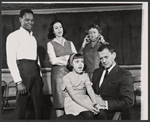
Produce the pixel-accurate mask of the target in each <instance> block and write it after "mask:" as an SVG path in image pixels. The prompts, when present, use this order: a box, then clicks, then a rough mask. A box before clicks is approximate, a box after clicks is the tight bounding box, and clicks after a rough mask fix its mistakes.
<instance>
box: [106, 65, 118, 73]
mask: <svg viewBox="0 0 150 122" xmlns="http://www.w3.org/2000/svg"><path fill="white" fill-rule="evenodd" d="M115 65H116V62H114V63H113V65H112V66H111V67H109V68H108V69H107V70H108V73H109V72H110V71H111V70H112V69H113V68H114V66H115Z"/></svg>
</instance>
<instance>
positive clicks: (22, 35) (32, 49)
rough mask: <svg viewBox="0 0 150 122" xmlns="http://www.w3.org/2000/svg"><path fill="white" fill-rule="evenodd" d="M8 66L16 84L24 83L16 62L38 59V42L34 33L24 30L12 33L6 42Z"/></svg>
mask: <svg viewBox="0 0 150 122" xmlns="http://www.w3.org/2000/svg"><path fill="white" fill-rule="evenodd" d="M6 53H7V64H8V67H9V70H10V72H11V75H12V77H13V79H14V82H16V83H17V82H19V81H22V79H21V77H20V73H19V70H18V66H17V62H16V60H21V59H29V60H36V59H37V42H36V39H35V38H34V36H33V35H32V32H30V33H29V32H28V31H27V30H25V29H24V28H22V27H20V29H18V30H16V31H14V32H12V33H11V34H9V35H8V37H7V41H6Z"/></svg>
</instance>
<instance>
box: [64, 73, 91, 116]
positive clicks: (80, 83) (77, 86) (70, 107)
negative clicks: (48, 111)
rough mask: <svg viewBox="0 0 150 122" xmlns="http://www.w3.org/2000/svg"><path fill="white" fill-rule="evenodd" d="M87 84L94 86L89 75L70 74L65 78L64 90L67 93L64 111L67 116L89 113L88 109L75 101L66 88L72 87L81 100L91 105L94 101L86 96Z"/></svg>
mask: <svg viewBox="0 0 150 122" xmlns="http://www.w3.org/2000/svg"><path fill="white" fill-rule="evenodd" d="M87 84H91V85H92V83H91V81H90V79H89V76H88V74H87V73H83V74H77V73H75V72H70V73H68V74H67V75H65V76H64V77H63V90H64V91H65V101H64V109H65V113H66V114H73V115H78V114H79V113H80V112H82V111H88V110H87V109H86V108H84V107H82V106H81V105H79V104H78V103H76V102H75V101H73V100H72V98H71V97H70V96H69V94H68V93H67V91H66V90H65V88H66V86H68V87H72V88H73V89H74V91H75V92H76V95H77V96H78V97H79V98H80V99H82V100H83V101H84V102H85V103H88V104H90V103H92V101H91V99H90V97H89V96H88V95H87V94H86V85H87Z"/></svg>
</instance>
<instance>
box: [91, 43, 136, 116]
mask: <svg viewBox="0 0 150 122" xmlns="http://www.w3.org/2000/svg"><path fill="white" fill-rule="evenodd" d="M98 53H99V57H100V62H101V64H102V66H103V67H104V68H98V69H96V70H95V71H94V74H93V78H92V82H93V89H94V91H95V93H96V94H97V96H96V98H97V103H98V104H99V105H100V106H101V108H102V109H101V110H100V113H99V114H98V115H95V117H96V118H97V119H112V117H113V115H114V113H115V112H116V111H122V110H125V109H128V108H130V107H131V106H132V105H133V101H134V99H133V98H134V91H133V90H134V89H133V81H132V75H131V73H130V72H129V71H126V70H125V69H123V68H121V67H119V65H117V64H116V62H115V58H116V52H115V51H114V48H113V47H112V46H111V45H110V44H103V45H102V46H101V47H100V48H99V49H98ZM106 72H107V74H106ZM105 74H106V75H105Z"/></svg>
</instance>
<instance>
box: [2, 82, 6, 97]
mask: <svg viewBox="0 0 150 122" xmlns="http://www.w3.org/2000/svg"><path fill="white" fill-rule="evenodd" d="M1 87H2V96H5V95H6V89H7V83H6V82H5V81H3V80H2V81H1Z"/></svg>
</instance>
